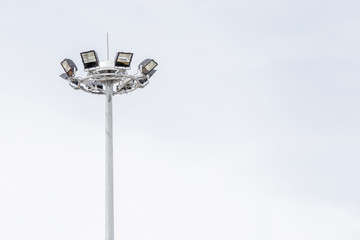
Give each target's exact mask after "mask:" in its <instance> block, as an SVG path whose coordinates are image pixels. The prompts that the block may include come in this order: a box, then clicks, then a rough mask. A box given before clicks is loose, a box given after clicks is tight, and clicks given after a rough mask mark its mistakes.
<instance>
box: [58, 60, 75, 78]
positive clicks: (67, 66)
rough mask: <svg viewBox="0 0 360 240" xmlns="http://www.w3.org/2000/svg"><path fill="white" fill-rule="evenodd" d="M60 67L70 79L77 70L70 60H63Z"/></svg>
mask: <svg viewBox="0 0 360 240" xmlns="http://www.w3.org/2000/svg"><path fill="white" fill-rule="evenodd" d="M61 66H62V67H63V69H64V71H65V73H66V75H67V76H68V77H72V76H74V75H75V70H76V69H77V67H76V66H75V64H74V62H73V61H71V60H70V59H64V60H63V61H62V62H61Z"/></svg>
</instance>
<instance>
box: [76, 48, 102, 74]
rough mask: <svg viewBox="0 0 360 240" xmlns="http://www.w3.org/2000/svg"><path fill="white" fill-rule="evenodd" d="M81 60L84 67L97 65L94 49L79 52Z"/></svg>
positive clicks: (88, 67)
mask: <svg viewBox="0 0 360 240" xmlns="http://www.w3.org/2000/svg"><path fill="white" fill-rule="evenodd" d="M80 55H81V59H82V62H83V64H84V68H85V70H86V69H90V68H96V67H99V60H98V57H97V54H96V52H95V51H94V50H90V51H87V52H82V53H80Z"/></svg>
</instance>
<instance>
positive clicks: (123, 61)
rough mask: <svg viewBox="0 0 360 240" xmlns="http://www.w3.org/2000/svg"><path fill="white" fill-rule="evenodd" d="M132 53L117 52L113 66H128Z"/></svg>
mask: <svg viewBox="0 0 360 240" xmlns="http://www.w3.org/2000/svg"><path fill="white" fill-rule="evenodd" d="M133 55H134V54H133V53H126V52H118V53H117V55H116V59H115V67H124V68H128V67H130V63H131V60H132V57H133Z"/></svg>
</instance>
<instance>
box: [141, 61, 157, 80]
mask: <svg viewBox="0 0 360 240" xmlns="http://www.w3.org/2000/svg"><path fill="white" fill-rule="evenodd" d="M157 65H158V64H157V62H155V61H154V60H153V59H145V60H144V61H142V63H140V65H139V66H142V70H141V71H142V73H143V74H144V75H148V76H149V77H151V76H152V75H153V74H154V73H155V72H156V70H155V69H154V68H155V67H156V66H157Z"/></svg>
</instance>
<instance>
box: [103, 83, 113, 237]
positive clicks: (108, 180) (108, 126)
mask: <svg viewBox="0 0 360 240" xmlns="http://www.w3.org/2000/svg"><path fill="white" fill-rule="evenodd" d="M112 95H113V83H112V82H111V81H107V82H106V101H105V240H114V186H113V124H112V118H113V117H112Z"/></svg>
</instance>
